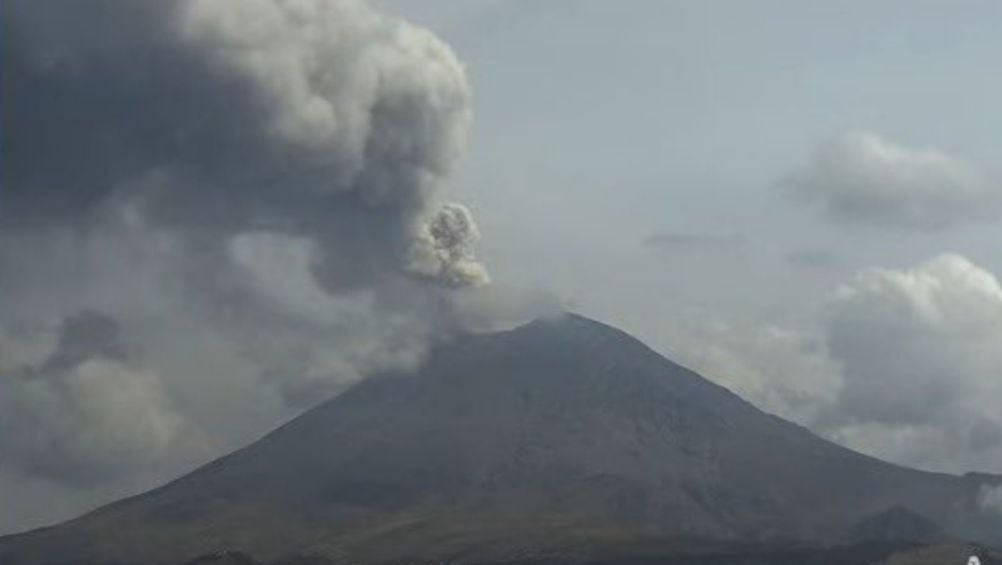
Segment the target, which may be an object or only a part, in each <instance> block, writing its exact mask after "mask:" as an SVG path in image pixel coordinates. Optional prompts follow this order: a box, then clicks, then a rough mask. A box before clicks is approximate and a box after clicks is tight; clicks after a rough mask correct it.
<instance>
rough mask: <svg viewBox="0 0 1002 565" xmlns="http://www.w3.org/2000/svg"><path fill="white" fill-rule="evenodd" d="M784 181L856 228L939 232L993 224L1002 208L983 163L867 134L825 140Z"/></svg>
mask: <svg viewBox="0 0 1002 565" xmlns="http://www.w3.org/2000/svg"><path fill="white" fill-rule="evenodd" d="M784 185H785V187H786V188H787V189H788V190H789V191H790V193H791V194H792V195H793V196H794V197H795V198H796V199H798V200H800V201H802V202H804V203H806V204H809V205H813V206H816V207H818V208H820V209H821V210H822V211H823V212H824V213H825V214H826V215H827V216H828V217H829V218H830V219H832V220H834V221H836V222H838V223H842V224H850V225H867V226H878V227H890V228H903V229H916V230H936V229H943V228H950V227H954V226H958V225H962V224H966V223H972V222H986V221H994V220H997V219H998V218H999V216H1000V212H1002V183H1000V182H998V179H996V178H994V176H993V175H991V174H989V173H988V172H987V171H985V170H983V169H982V168H980V167H978V166H977V165H976V164H973V163H971V162H968V161H966V160H964V159H962V158H960V157H957V156H954V155H951V154H949V153H946V152H943V151H940V150H937V149H930V148H923V149H913V148H908V147H904V146H901V145H897V144H895V143H893V142H891V141H888V140H886V139H884V138H882V137H880V136H878V135H876V134H873V133H867V132H862V133H860V132H856V133H849V134H845V135H842V136H840V137H837V138H835V139H832V140H829V141H827V142H825V143H823V144H821V145H820V146H819V147H818V148H817V150H816V151H815V152H814V155H813V158H812V159H811V160H810V162H809V163H808V164H807V165H806V166H805V167H803V168H802V169H800V170H798V171H796V172H794V173H793V174H791V175H790V176H789V177H787V178H786V179H785V181H784Z"/></svg>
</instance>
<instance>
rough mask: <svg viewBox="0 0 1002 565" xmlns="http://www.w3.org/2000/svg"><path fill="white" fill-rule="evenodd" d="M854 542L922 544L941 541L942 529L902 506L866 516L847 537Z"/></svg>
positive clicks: (942, 536)
mask: <svg viewBox="0 0 1002 565" xmlns="http://www.w3.org/2000/svg"><path fill="white" fill-rule="evenodd" d="M849 537H850V539H851V540H852V541H854V542H922V543H928V542H933V541H938V540H942V539H943V538H944V537H946V536H945V535H944V532H943V528H942V527H941V526H940V525H939V524H937V523H936V522H933V521H932V520H930V519H929V518H926V517H925V516H922V515H921V514H918V513H917V512H913V511H911V510H909V509H908V508H905V507H903V506H895V507H893V508H889V509H887V510H885V511H883V512H879V513H877V514H873V515H870V516H866V517H865V518H863V519H862V520H860V522H859V523H858V524H856V526H855V527H853V529H852V532H850V535H849Z"/></svg>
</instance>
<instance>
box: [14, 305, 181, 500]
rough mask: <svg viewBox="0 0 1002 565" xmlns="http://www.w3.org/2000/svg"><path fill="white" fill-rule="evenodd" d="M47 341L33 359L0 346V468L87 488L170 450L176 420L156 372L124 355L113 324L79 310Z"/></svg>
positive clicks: (178, 429)
mask: <svg viewBox="0 0 1002 565" xmlns="http://www.w3.org/2000/svg"><path fill="white" fill-rule="evenodd" d="M43 341H44V338H43ZM48 341H50V342H53V343H54V347H53V349H52V351H51V353H49V354H48V355H47V356H46V357H45V358H44V359H42V360H41V361H40V362H38V363H36V364H28V365H20V364H18V363H19V361H20V359H19V358H20V357H22V355H19V354H18V352H17V351H16V350H12V349H11V348H10V347H8V348H6V349H5V350H4V359H3V360H2V365H0V450H2V451H3V453H4V458H3V460H2V461H0V467H4V468H6V469H7V470H8V471H10V470H14V471H20V472H24V473H27V474H29V475H31V476H36V477H43V478H48V479H51V480H56V481H61V482H67V483H69V484H73V485H81V486H87V485H91V484H95V483H100V482H104V481H106V480H109V479H113V478H116V477H119V476H122V475H125V474H128V473H130V472H135V471H136V470H137V469H138V468H141V467H144V466H151V465H154V464H156V463H157V462H158V461H159V460H160V457H162V456H163V455H164V454H165V453H167V452H168V451H169V450H170V449H172V448H174V447H177V446H176V445H173V444H174V442H176V441H177V440H178V439H179V434H180V432H181V430H182V421H181V418H180V416H179V415H178V414H177V413H176V412H175V410H174V408H173V407H172V406H171V401H170V399H169V398H168V397H167V395H166V393H165V391H164V389H163V385H162V383H161V382H160V380H159V377H158V376H157V375H156V374H155V373H153V372H151V371H148V370H145V369H142V368H141V367H140V366H139V364H137V363H134V362H132V361H130V360H129V359H128V358H127V356H126V355H125V354H124V351H126V350H127V349H128V346H127V345H126V344H124V343H122V341H121V340H120V336H119V326H118V324H117V322H115V321H114V320H113V319H111V318H109V317H107V316H105V315H103V314H99V313H96V312H93V311H91V312H82V313H80V314H77V315H74V316H71V317H69V318H67V319H66V320H65V321H64V322H63V324H62V327H61V329H60V330H59V331H58V337H57V338H55V339H49V340H48ZM42 347H43V348H44V347H45V345H44V344H43V345H42Z"/></svg>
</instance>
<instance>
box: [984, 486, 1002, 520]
mask: <svg viewBox="0 0 1002 565" xmlns="http://www.w3.org/2000/svg"><path fill="white" fill-rule="evenodd" d="M978 506H980V507H981V509H982V510H983V511H985V512H988V513H990V514H996V515H998V516H1002V486H989V485H985V486H983V487H981V492H980V493H978Z"/></svg>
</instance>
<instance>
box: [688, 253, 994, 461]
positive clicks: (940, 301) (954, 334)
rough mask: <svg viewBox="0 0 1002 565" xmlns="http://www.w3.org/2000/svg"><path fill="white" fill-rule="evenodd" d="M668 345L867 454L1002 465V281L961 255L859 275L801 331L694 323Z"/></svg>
mask: <svg viewBox="0 0 1002 565" xmlns="http://www.w3.org/2000/svg"><path fill="white" fill-rule="evenodd" d="M670 341H671V342H672V343H673V344H674V347H675V353H674V355H675V357H676V358H677V359H678V360H679V361H681V362H683V363H685V364H687V365H689V366H692V367H693V368H695V369H697V370H699V371H700V372H702V373H703V374H705V375H706V376H707V377H710V378H712V379H714V380H716V381H717V382H720V383H721V384H724V385H725V386H728V387H730V388H731V389H733V390H734V391H735V392H737V393H739V394H740V395H742V396H743V397H745V398H747V399H748V400H750V401H752V402H753V403H754V404H756V405H757V406H759V407H761V408H763V409H765V410H767V411H770V412H773V413H776V414H778V415H780V416H783V417H786V418H789V419H792V420H794V421H796V422H799V423H801V424H804V425H806V426H808V427H810V428H811V429H813V430H815V431H816V432H817V433H819V434H821V435H824V436H826V437H828V438H830V439H832V440H834V441H836V442H839V443H841V444H843V445H847V446H849V447H852V448H854V449H857V450H859V451H862V452H865V453H869V454H872V455H876V456H878V457H882V458H885V459H888V460H891V461H894V462H897V463H901V464H907V465H915V466H919V467H923V468H928V469H935V470H943V471H953V472H966V471H976V470H982V471H997V470H998V469H999V466H1000V465H1002V411H1000V410H999V408H998V407H999V405H1000V404H1002V373H1000V372H999V368H1000V367H1002V349H1000V348H999V347H998V344H1000V343H1002V285H1000V283H999V281H998V279H997V278H996V277H995V276H994V275H993V274H992V273H990V272H988V271H986V270H985V269H983V268H981V267H979V266H978V265H976V264H974V263H972V262H971V261H970V260H968V259H966V258H964V257H962V256H959V255H942V256H939V257H935V258H932V259H931V260H929V261H926V262H924V263H922V264H920V265H918V266H916V267H914V268H911V269H903V270H896V269H876V268H875V269H867V270H864V271H861V272H859V273H858V274H857V275H856V276H855V277H853V278H852V279H851V280H849V281H848V282H846V283H845V284H843V285H842V286H840V287H838V288H837V289H835V290H834V292H833V293H832V294H831V295H830V297H829V299H828V301H827V302H826V304H825V308H824V309H823V311H822V314H821V315H820V316H819V317H817V318H815V319H814V320H813V321H808V322H805V323H803V324H801V325H800V326H798V327H794V326H790V325H785V326H784V325H782V324H775V323H760V324H735V323H721V322H718V323H713V324H707V323H703V324H702V325H700V324H699V323H690V322H687V323H686V324H684V331H678V332H677V335H673V336H671V337H670Z"/></svg>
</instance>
